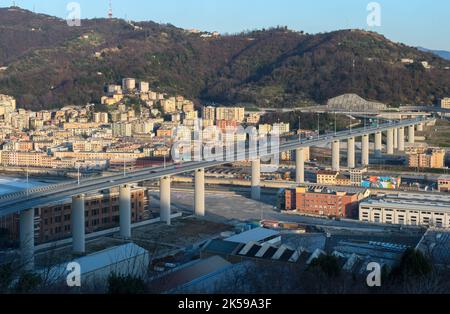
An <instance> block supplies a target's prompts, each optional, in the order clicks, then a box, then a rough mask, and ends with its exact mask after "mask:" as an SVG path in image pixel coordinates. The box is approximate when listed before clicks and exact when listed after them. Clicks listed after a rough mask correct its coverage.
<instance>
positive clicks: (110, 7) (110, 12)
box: [108, 0, 113, 19]
mask: <svg viewBox="0 0 450 314" xmlns="http://www.w3.org/2000/svg"><path fill="white" fill-rule="evenodd" d="M108 17H109V18H110V19H112V18H113V11H112V2H111V0H109V10H108Z"/></svg>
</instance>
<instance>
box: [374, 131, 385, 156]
mask: <svg viewBox="0 0 450 314" xmlns="http://www.w3.org/2000/svg"><path fill="white" fill-rule="evenodd" d="M375 156H376V157H377V158H381V157H383V134H382V133H381V132H377V133H375Z"/></svg>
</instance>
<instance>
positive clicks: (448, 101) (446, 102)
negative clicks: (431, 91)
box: [439, 97, 450, 109]
mask: <svg viewBox="0 0 450 314" xmlns="http://www.w3.org/2000/svg"><path fill="white" fill-rule="evenodd" d="M439 106H440V107H441V108H442V109H450V97H445V98H442V99H441V100H440V101H439Z"/></svg>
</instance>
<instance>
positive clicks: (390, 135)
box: [386, 129, 394, 155]
mask: <svg viewBox="0 0 450 314" xmlns="http://www.w3.org/2000/svg"><path fill="white" fill-rule="evenodd" d="M386 153H387V154H388V155H393V154H394V130H393V129H390V130H387V141H386Z"/></svg>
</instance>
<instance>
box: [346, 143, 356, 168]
mask: <svg viewBox="0 0 450 314" xmlns="http://www.w3.org/2000/svg"><path fill="white" fill-rule="evenodd" d="M347 167H348V168H349V169H355V167H356V162H355V138H354V137H351V138H349V139H348V140H347Z"/></svg>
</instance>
